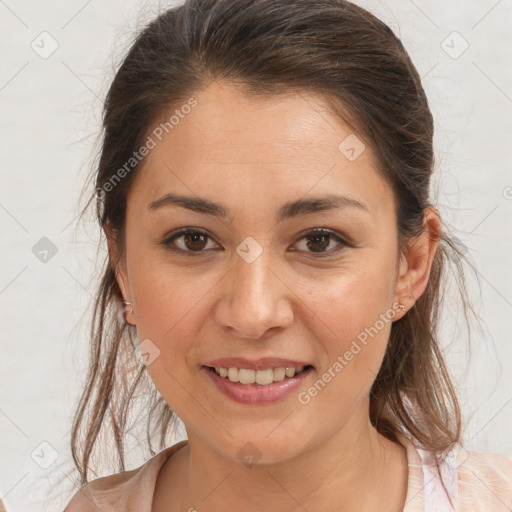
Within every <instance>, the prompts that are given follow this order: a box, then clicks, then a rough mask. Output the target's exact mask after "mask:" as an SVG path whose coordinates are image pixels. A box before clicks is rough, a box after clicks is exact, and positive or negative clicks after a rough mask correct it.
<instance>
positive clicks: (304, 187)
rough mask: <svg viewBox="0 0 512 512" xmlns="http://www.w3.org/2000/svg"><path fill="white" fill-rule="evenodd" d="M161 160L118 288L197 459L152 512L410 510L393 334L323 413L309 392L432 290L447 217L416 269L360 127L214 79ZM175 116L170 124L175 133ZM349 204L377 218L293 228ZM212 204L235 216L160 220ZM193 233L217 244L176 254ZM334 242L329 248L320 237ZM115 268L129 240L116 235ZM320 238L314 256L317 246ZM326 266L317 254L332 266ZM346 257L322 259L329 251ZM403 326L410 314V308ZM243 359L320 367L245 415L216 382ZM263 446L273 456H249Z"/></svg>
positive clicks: (334, 215)
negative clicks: (387, 428) (287, 206)
mask: <svg viewBox="0 0 512 512" xmlns="http://www.w3.org/2000/svg"><path fill="white" fill-rule="evenodd" d="M195 97H196V99H197V101H198V104H197V106H196V107H195V108H193V109H192V111H191V112H190V113H189V114H188V115H187V116H185V117H184V119H182V120H180V122H179V124H177V125H176V126H175V127H174V129H173V130H172V131H170V132H169V133H168V134H166V135H165V136H164V137H163V139H162V141H161V142H160V143H159V144H158V145H157V146H156V147H155V148H154V149H152V150H151V152H150V154H149V155H148V156H147V157H146V159H145V161H144V165H143V167H142V169H141V170H140V173H139V174H138V175H137V177H136V180H135V181H134V183H133V186H132V188H131V190H130V193H129V196H128V201H127V216H126V247H125V249H126V250H125V251H124V252H123V253H122V258H121V263H120V265H119V267H118V269H117V278H118V282H119V285H120V287H121V290H122V291H123V294H124V297H125V299H126V300H129V301H131V302H132V303H133V311H134V312H133V314H131V315H130V316H129V322H130V323H132V324H133V325H136V327H137V334H138V338H139V340H145V339H147V338H149V339H150V340H151V342H152V343H154V344H155V345H156V346H157V347H158V348H159V350H160V354H159V356H158V357H157V358H156V359H155V360H154V361H153V362H151V364H149V365H148V367H147V369H148V372H149V374H150V376H151V378H152V380H153V381H154V383H155V385H156V386H157V388H158V389H159V391H160V393H161V394H162V396H163V397H164V398H165V400H166V401H167V402H168V404H169V406H170V407H171V409H172V410H173V411H174V412H175V413H176V414H177V415H178V416H179V417H180V418H181V420H182V421H183V422H184V424H185V426H186V429H187V435H188V439H189V444H188V445H187V446H186V447H184V448H182V449H180V450H179V451H178V452H177V453H176V454H175V455H174V456H173V457H171V458H170V459H168V461H167V463H166V464H165V465H164V467H163V468H162V470H161V471H160V474H159V477H158V480H157V484H156V488H155V494H154V501H153V509H152V510H153V511H164V510H183V511H187V510H191V509H192V510H193V509H196V510H198V511H201V512H205V511H218V510H224V511H234V510H237V511H238V510H239V509H240V504H244V510H254V511H256V510H259V511H261V510H265V511H267V512H273V511H283V510H285V511H292V510H331V509H332V506H333V505H332V504H333V503H335V504H336V510H337V511H342V512H343V511H361V510H380V511H384V512H385V511H394V512H396V511H398V510H401V509H402V508H403V506H404V503H405V498H406V491H407V477H408V471H407V458H406V451H405V448H404V447H403V446H402V445H400V444H397V443H394V442H392V441H390V440H388V439H387V438H385V437H384V436H382V435H381V434H379V433H378V432H377V431H376V430H375V428H374V427H373V426H372V425H371V423H370V420H369V391H370V388H371V386H372V383H373V381H374V379H375V377H376V375H377V372H378V370H379V367H380V365H381V363H382V359H383V357H384V353H385V349H386V345H387V342H388V338H389V333H390V329H391V324H392V322H391V321H389V322H387V323H385V326H384V328H382V329H381V330H380V331H379V332H378V334H377V335H375V336H374V337H373V338H371V339H370V341H369V342H368V344H367V345H366V346H365V347H364V349H363V350H361V351H360V352H359V353H358V354H357V355H356V356H355V357H354V358H353V359H352V361H350V362H349V364H347V365H346V366H345V367H344V368H343V370H342V371H341V372H339V373H338V374H337V375H336V377H335V378H333V379H332V380H331V382H329V383H328V384H327V385H326V386H325V388H324V389H322V390H321V392H319V393H318V394H317V395H316V396H315V397H313V398H312V399H311V401H310V402H309V403H308V404H307V405H305V404H301V403H299V401H298V399H297V393H298V392H299V391H304V390H307V389H308V388H309V387H310V386H312V385H313V383H314V382H315V381H317V380H318V379H319V377H320V376H321V375H322V374H323V373H324V372H326V371H327V370H328V369H329V368H330V367H332V365H333V363H334V361H335V360H336V358H337V357H338V356H339V355H343V354H344V353H345V352H346V350H348V349H349V347H350V345H351V343H352V341H353V340H355V339H356V337H357V335H358V334H359V333H361V332H362V331H364V329H365V328H367V327H369V326H372V325H374V324H375V322H376V320H377V319H378V318H379V315H380V314H382V313H385V312H386V311H389V310H390V309H391V310H392V304H393V303H396V302H401V303H402V304H404V305H405V306H406V308H407V310H408V309H409V308H410V307H411V306H412V305H413V304H414V302H415V301H416V300H417V299H418V297H420V296H421V294H422V293H423V292H424V290H425V288H426V285H427V282H428V277H429V272H430V269H431V265H432V260H433V257H434V254H435V251H436V249H437V238H436V237H435V236H432V233H434V232H439V231H440V229H441V220H440V217H439V213H438V212H437V210H435V209H434V208H429V209H427V210H426V211H425V228H426V229H425V233H424V234H423V235H422V236H421V237H420V238H418V239H417V240H416V241H415V242H414V243H411V244H410V247H409V250H408V251H407V254H405V255H400V254H399V253H398V247H397V229H396V212H395V202H394V197H393V191H392V189H391V188H390V187H389V185H388V184H387V182H386V181H385V180H384V179H383V178H382V176H381V175H380V173H379V171H378V170H377V166H376V164H375V161H374V157H373V155H372V153H371V151H370V149H369V148H368V147H367V148H366V150H365V151H363V153H362V154H361V155H360V156H359V157H358V158H357V159H356V160H354V161H350V160H349V159H347V158H346V157H345V156H344V155H343V154H342V153H341V152H340V151H339V150H338V145H339V144H340V142H341V141H343V140H344V139H345V137H347V136H348V135H350V134H352V133H353V130H352V129H351V128H350V127H349V126H348V125H346V124H345V123H343V122H342V121H341V120H340V119H338V118H337V117H335V116H334V115H332V114H331V113H329V112H328V111H327V108H326V107H325V105H324V104H323V103H322V101H321V98H320V97H318V96H313V95H311V94H305V93H301V94H300V95H299V94H293V95H286V96H280V97H270V98H268V99H267V100H266V101H261V100H258V101H257V100H255V99H253V98H250V97H248V96H246V95H244V94H243V93H242V92H240V91H239V90H238V89H237V88H235V87H234V86H233V85H230V84H229V83H225V82H215V83H213V84H211V85H210V86H209V87H208V88H207V89H205V90H203V91H202V92H200V93H199V94H196V95H195ZM168 117H169V116H164V117H162V119H159V120H157V123H156V124H158V122H160V121H164V120H165V119H166V118H168ZM333 191H336V193H340V194H341V193H342V194H343V195H347V196H350V197H352V198H355V199H357V200H359V201H360V202H362V203H364V204H365V205H367V208H368V211H367V212H366V211H363V210H359V209H356V208H350V207H346V208H343V209H339V210H334V211H330V212H322V213H314V214H309V215H302V216H300V217H297V218H292V219H289V220H285V221H283V222H282V223H279V224H276V222H275V215H276V212H277V210H278V208H279V207H280V206H281V205H282V204H283V203H285V202H287V201H290V200H295V199H300V198H304V197H306V198H309V197H312V196H323V195H325V194H328V193H333ZM169 192H174V193H176V194H183V195H192V196H199V197H202V198H207V199H209V200H212V201H215V202H218V203H221V204H223V205H224V206H225V207H226V208H229V209H230V210H231V216H230V217H229V218H227V219H218V218H213V217H210V216H208V215H204V214H200V213H196V212H192V211H189V210H186V209H184V208H180V207H176V206H172V207H167V208H162V209H161V210H158V211H155V212H150V211H149V210H148V208H147V205H148V204H149V203H150V202H152V201H154V200H156V199H158V198H160V197H161V196H163V195H164V194H166V193H169ZM183 227H194V228H200V229H201V230H203V231H206V232H207V233H208V234H209V235H210V237H211V238H206V240H203V243H202V244H201V243H198V242H197V241H196V242H195V243H191V242H190V241H189V242H188V244H187V240H186V238H185V237H181V238H180V239H178V240H175V241H174V243H173V246H174V247H176V248H181V249H183V250H184V251H186V250H188V251H189V252H192V251H194V250H195V251H196V252H197V251H201V250H202V251H203V252H202V253H201V254H200V255H199V256H196V257H192V256H187V255H183V254H178V253H174V252H171V251H170V250H168V249H166V248H165V246H163V245H161V242H162V241H163V240H164V239H165V238H166V236H168V235H169V234H170V233H171V232H173V231H175V230H177V229H178V228H183ZM314 228H326V229H329V230H332V231H335V232H337V233H338V234H339V235H340V236H341V237H342V238H347V237H348V238H349V239H350V240H351V241H352V242H353V243H354V244H355V247H350V246H342V248H341V250H340V251H339V252H334V250H335V249H336V248H339V247H340V245H339V242H337V241H336V240H335V239H334V238H331V241H330V242H329V245H328V247H325V248H324V249H322V246H321V245H319V244H318V243H317V245H314V243H313V242H314V240H311V238H303V237H304V233H303V232H304V231H306V230H310V229H314ZM107 235H108V241H109V252H110V255H111V258H112V261H115V258H116V256H117V254H118V253H117V251H118V250H119V248H118V246H117V245H116V243H115V236H114V235H115V233H113V232H112V231H111V230H110V229H108V230H107ZM247 236H251V237H253V238H254V239H255V240H256V241H257V242H258V243H259V244H260V246H261V248H262V250H263V252H262V254H261V255H260V256H259V257H258V258H257V259H256V260H255V261H253V262H252V263H248V262H246V261H245V260H244V259H243V258H241V257H240V256H239V255H238V254H237V252H236V248H237V246H238V245H239V244H240V243H241V242H242V241H243V240H244V239H245V238H246V237H247ZM308 240H309V242H310V244H313V245H312V247H311V246H308V243H307V242H308ZM315 251H316V252H315ZM322 251H323V252H324V253H327V252H329V251H331V253H332V255H331V256H328V257H325V258H319V257H318V256H315V255H316V254H318V253H322ZM393 311H394V316H393V321H394V320H397V319H399V318H400V317H401V316H403V315H404V314H406V312H402V311H400V310H393ZM228 356H241V357H247V358H250V359H257V358H260V357H264V356H280V357H288V358H293V359H298V360H303V361H309V362H310V364H312V365H313V366H314V367H315V371H314V372H313V373H312V374H311V375H310V376H309V377H308V378H307V380H306V381H305V382H303V384H302V387H301V388H300V389H299V390H298V392H297V393H292V395H291V396H290V397H288V398H286V399H285V400H281V401H279V402H277V403H270V404H264V405H254V404H250V405H247V404H245V405H244V404H240V403H238V402H235V401H232V400H231V399H229V398H226V397H225V396H224V395H223V394H221V393H220V392H219V391H218V390H217V389H216V388H215V387H214V386H213V384H212V383H211V382H210V380H209V379H208V378H207V376H206V375H204V374H203V371H201V365H202V364H203V363H205V362H207V361H208V360H211V359H214V358H219V357H228ZM247 442H251V443H252V444H253V445H255V446H256V447H257V449H258V450H259V453H260V459H259V461H258V463H257V464H255V465H253V466H247V465H245V464H243V463H242V462H241V460H240V459H239V458H238V455H237V453H238V451H239V450H240V449H241V448H242V447H243V446H244V445H245V444H246V443H247Z"/></svg>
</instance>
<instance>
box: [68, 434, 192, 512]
mask: <svg viewBox="0 0 512 512" xmlns="http://www.w3.org/2000/svg"><path fill="white" fill-rule="evenodd" d="M186 443H187V441H186V440H185V441H180V442H179V443H176V444H174V445H173V446H171V447H169V448H166V449H165V450H163V451H161V452H160V453H159V454H157V455H155V456H154V457H153V458H151V459H149V460H148V461H147V462H145V463H144V464H143V465H142V466H140V467H138V468H136V469H133V470H131V471H123V472H121V473H116V474H114V475H109V476H104V477H100V478H96V479H95V480H92V481H91V482H89V483H88V484H87V485H84V486H83V487H82V488H81V489H79V490H78V491H77V492H76V494H75V495H74V496H73V498H72V499H71V501H70V502H69V503H68V505H67V506H66V508H65V509H64V512H98V510H101V511H102V512H114V511H115V512H139V511H140V510H145V509H147V508H148V505H149V506H150V505H151V502H152V499H153V491H154V487H155V482H156V479H157V476H158V472H159V471H160V469H161V467H162V466H163V465H164V463H165V461H166V460H167V459H168V458H169V457H170V456H171V455H172V454H173V453H174V452H175V451H177V450H178V449H179V448H181V447H182V446H183V445H184V444H186Z"/></svg>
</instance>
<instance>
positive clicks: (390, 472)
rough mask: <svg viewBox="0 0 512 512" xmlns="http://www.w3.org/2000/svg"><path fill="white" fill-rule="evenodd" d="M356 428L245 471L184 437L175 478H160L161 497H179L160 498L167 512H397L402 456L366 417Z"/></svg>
mask: <svg viewBox="0 0 512 512" xmlns="http://www.w3.org/2000/svg"><path fill="white" fill-rule="evenodd" d="M356 420H357V417H356V416H355V417H353V418H352V419H351V421H350V422H349V423H348V424H347V425H346V426H345V428H343V429H342V430H341V431H339V432H337V433H336V434H335V435H333V436H331V437H330V438H328V439H327V440H324V441H322V442H320V443H314V441H310V442H309V446H308V449H307V450H305V451H304V452H302V453H301V454H300V455H299V456H297V457H295V458H293V459H288V460H286V461H282V462H279V463H275V464H264V465H263V464H255V465H252V466H250V467H249V466H247V465H245V464H243V463H241V462H240V461H233V460H231V459H228V458H226V457H224V456H223V455H221V454H219V453H218V452H217V451H216V450H215V449H214V448H213V447H212V446H210V445H209V444H207V443H206V442H205V441H204V439H202V438H200V437H199V436H196V435H195V434H194V433H193V432H189V433H188V434H189V435H188V438H189V443H188V445H187V446H186V448H183V449H181V450H179V452H177V453H176V455H175V456H173V457H171V459H169V460H170V461H172V459H174V458H175V457H176V458H175V460H174V461H173V463H172V464H171V465H170V466H174V470H172V468H171V467H169V468H166V471H162V472H161V473H162V475H161V478H162V480H163V483H162V484H161V485H162V487H163V489H179V491H176V492H178V494H179V496H178V495H175V496H174V497H173V498H171V497H170V496H169V495H168V496H167V497H166V500H167V501H166V509H167V510H170V509H172V510H174V508H173V507H170V505H171V502H173V503H172V504H173V505H175V506H176V505H178V504H179V506H178V508H176V510H178V509H179V510H184V511H187V510H191V511H193V510H200V511H201V512H210V511H216V510H239V507H240V504H244V510H255V511H256V510H265V511H266V512H274V511H276V512H277V511H280V512H282V511H283V510H285V511H288V510H290V511H292V510H297V509H300V507H303V508H304V509H305V510H329V509H332V506H333V504H334V503H335V504H336V510H337V511H339V512H354V511H360V510H380V511H382V512H385V511H386V510H393V511H396V510H401V509H402V507H403V505H404V502H405V495H406V491H407V457H406V452H405V448H404V447H403V446H401V445H397V444H396V443H393V442H392V441H390V440H388V439H386V438H385V437H383V436H382V435H381V434H379V433H378V432H377V431H376V430H375V428H374V427H373V426H372V425H371V423H370V421H369V419H368V416H367V414H366V416H362V419H361V421H356ZM180 452H181V453H180ZM178 455H179V456H178ZM177 456H178V457H177ZM155 497H156V492H155ZM386 502H387V504H386ZM161 503H163V500H162V501H161ZM155 504H156V501H155ZM251 506H252V507H253V508H250V507H251ZM230 507H231V508H230ZM154 510H159V509H158V508H154ZM162 510H164V508H162Z"/></svg>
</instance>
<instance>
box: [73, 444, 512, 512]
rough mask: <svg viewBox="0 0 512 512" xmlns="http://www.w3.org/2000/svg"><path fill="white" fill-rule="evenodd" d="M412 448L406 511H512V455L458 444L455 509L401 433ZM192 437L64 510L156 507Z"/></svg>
mask: <svg viewBox="0 0 512 512" xmlns="http://www.w3.org/2000/svg"><path fill="white" fill-rule="evenodd" d="M398 437H399V440H400V442H401V443H402V444H403V445H404V446H405V448H406V450H407V463H408V468H409V476H408V484H407V498H406V502H405V507H404V509H403V512H445V511H446V512H448V511H452V510H455V511H458V512H510V511H512V457H508V456H506V455H502V454H499V453H492V452H480V451H466V450H464V449H463V448H461V447H460V445H458V444H455V445H454V447H453V448H452V449H451V450H449V451H448V452H447V454H446V455H445V456H444V457H443V458H442V461H441V471H442V472H443V476H444V477H445V478H444V480H445V485H446V486H447V489H448V492H449V494H450V496H451V499H452V502H453V503H454V505H455V509H453V508H452V507H451V506H450V504H449V500H448V498H447V495H446V493H445V491H444V489H443V487H442V486H441V482H440V480H439V477H438V475H437V472H436V468H435V463H434V462H433V461H434V457H433V454H432V453H431V452H428V451H426V450H422V449H420V448H419V447H416V446H415V444H413V442H411V440H409V439H408V438H407V437H406V436H404V435H401V434H399V435H398ZM187 442H188V441H187V440H185V441H180V442H179V443H177V444H175V445H173V446H171V447H169V448H166V449H165V450H163V451H161V452H160V453H159V454H158V455H155V456H154V457H153V458H151V459H149V460H148V461H147V462H146V463H145V464H143V465H142V466H140V467H139V468H137V469H133V470H131V471H124V472H122V473H116V474H114V475H110V476H106V477H101V478H97V479H96V480H93V481H92V482H89V483H88V484H87V485H85V486H84V487H82V488H81V489H80V490H79V491H78V492H77V493H76V494H75V495H74V497H73V499H72V500H71V501H70V502H69V504H68V506H67V507H66V509H65V510H64V512H98V510H100V511H101V512H114V511H115V512H151V504H152V501H153V493H154V489H155V483H156V479H157V476H158V472H159V471H160V468H161V467H162V466H163V465H164V463H165V461H166V460H167V459H168V458H169V457H170V456H171V455H172V454H173V453H174V452H176V451H177V450H179V449H180V448H181V447H182V446H184V445H185V444H186V443H187Z"/></svg>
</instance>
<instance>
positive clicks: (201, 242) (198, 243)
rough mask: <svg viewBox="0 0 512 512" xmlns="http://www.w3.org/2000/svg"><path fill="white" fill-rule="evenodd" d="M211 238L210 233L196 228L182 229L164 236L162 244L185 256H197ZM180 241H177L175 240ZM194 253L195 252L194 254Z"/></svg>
mask: <svg viewBox="0 0 512 512" xmlns="http://www.w3.org/2000/svg"><path fill="white" fill-rule="evenodd" d="M209 240H211V237H210V235H208V234H207V233H205V232H203V231H200V230H198V229H192V228H187V229H182V230H180V231H178V232H177V233H175V234H173V235H172V236H170V237H168V238H166V239H165V240H164V241H163V242H162V245H164V246H165V247H166V248H168V249H169V250H171V251H176V252H180V253H182V254H186V255H187V256H197V255H199V254H201V253H203V252H206V251H205V250H204V249H205V248H206V247H207V246H208V241H209ZM178 241H179V242H180V243H177V242H178ZM194 253H195V254H194Z"/></svg>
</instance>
